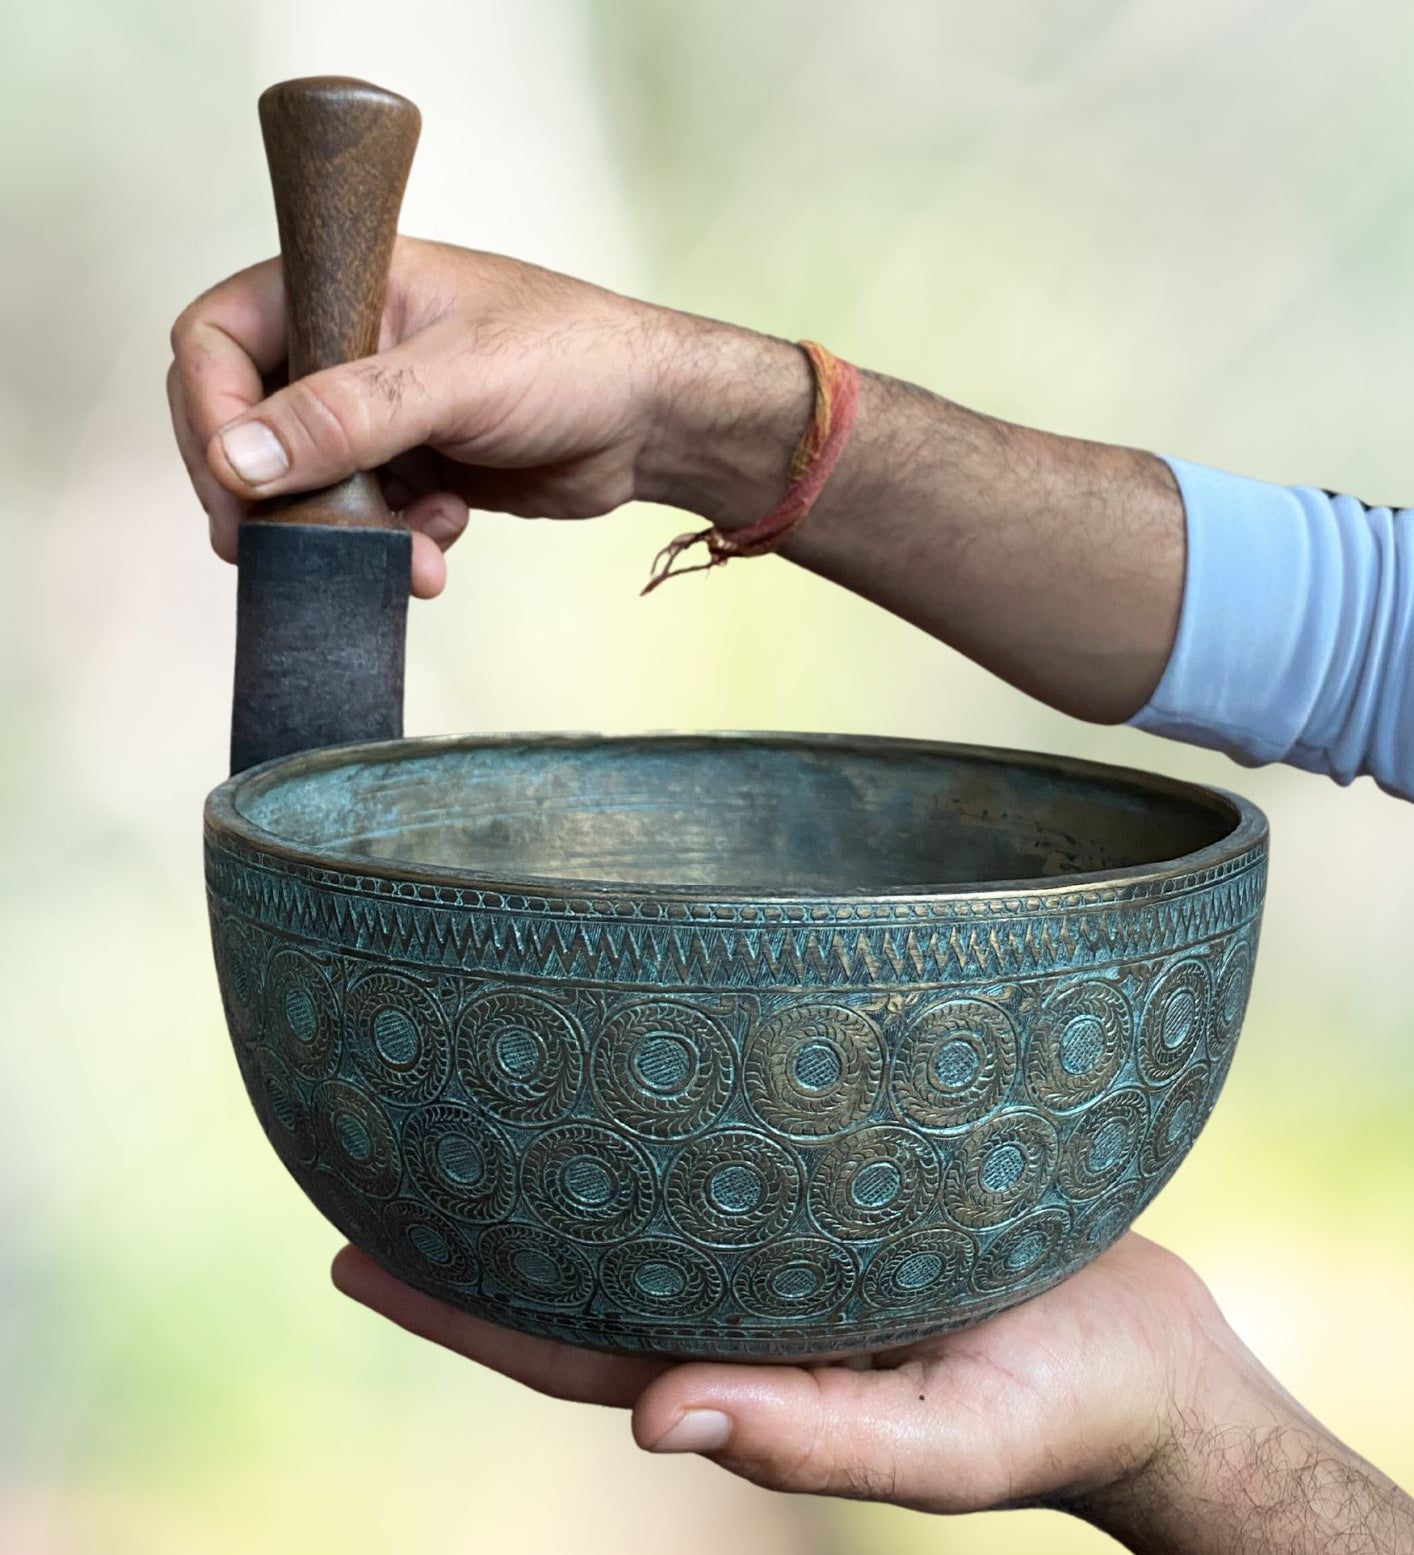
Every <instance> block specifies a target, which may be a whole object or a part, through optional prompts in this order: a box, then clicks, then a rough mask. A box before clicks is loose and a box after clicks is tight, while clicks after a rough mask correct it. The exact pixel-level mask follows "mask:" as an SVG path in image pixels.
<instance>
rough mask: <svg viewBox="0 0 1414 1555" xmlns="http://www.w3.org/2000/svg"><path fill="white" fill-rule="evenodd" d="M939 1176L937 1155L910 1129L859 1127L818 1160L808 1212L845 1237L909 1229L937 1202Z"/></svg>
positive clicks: (868, 1236) (824, 1227) (869, 1236)
mask: <svg viewBox="0 0 1414 1555" xmlns="http://www.w3.org/2000/svg"><path fill="white" fill-rule="evenodd" d="M941 1179H942V1171H941V1168H940V1167H939V1165H938V1158H937V1156H935V1155H934V1154H933V1152H932V1150H931V1149H929V1147H928V1145H927V1143H926V1141H924V1140H921V1139H919V1138H918V1136H917V1135H916V1134H913V1133H911V1132H910V1131H909V1130H908V1129H906V1128H895V1127H888V1126H885V1127H881V1128H866V1129H860V1130H859V1132H858V1133H853V1134H849V1135H847V1136H846V1137H845V1138H844V1139H841V1140H840V1141H838V1143H836V1144H833V1145H831V1146H830V1148H829V1149H828V1150H826V1151H825V1152H824V1154H823V1155H822V1156H820V1157H819V1158H818V1159H817V1160H816V1162H815V1165H814V1170H813V1173H812V1176H811V1179H810V1191H809V1202H810V1213H811V1215H812V1216H813V1217H814V1219H815V1223H816V1225H818V1226H819V1227H820V1229H821V1230H822V1231H824V1232H826V1233H827V1234H829V1235H831V1236H837V1237H842V1238H844V1240H846V1241H858V1240H869V1239H872V1238H874V1237H880V1236H885V1235H887V1234H889V1233H890V1232H896V1231H906V1230H907V1229H908V1228H909V1227H911V1226H914V1225H916V1224H917V1223H918V1222H919V1221H920V1220H921V1219H922V1218H923V1217H924V1216H925V1215H926V1214H927V1213H928V1211H929V1210H931V1209H932V1208H933V1207H934V1206H935V1205H936V1203H937V1200H938V1187H939V1184H940V1182H941Z"/></svg>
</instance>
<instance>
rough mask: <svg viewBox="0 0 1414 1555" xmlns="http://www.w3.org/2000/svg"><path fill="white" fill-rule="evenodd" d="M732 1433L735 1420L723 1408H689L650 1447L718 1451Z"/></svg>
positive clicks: (655, 1449) (669, 1449)
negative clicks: (722, 1410) (732, 1420)
mask: <svg viewBox="0 0 1414 1555" xmlns="http://www.w3.org/2000/svg"><path fill="white" fill-rule="evenodd" d="M731 1434H732V1422H731V1418H730V1416H728V1415H724V1414H723V1413H722V1412H721V1410H720V1409H689V1410H688V1411H687V1412H686V1413H685V1414H684V1415H683V1417H682V1418H681V1419H680V1420H679V1421H678V1422H677V1424H676V1425H671V1426H669V1427H668V1429H667V1430H666V1431H664V1432H663V1434H662V1435H661V1436H660V1437H659V1438H658V1440H657V1441H656V1442H654V1443H653V1446H652V1447H651V1448H650V1449H649V1450H650V1451H651V1452H716V1451H717V1450H718V1449H719V1448H721V1447H725V1446H726V1445H727V1442H728V1440H729V1439H730V1437H731Z"/></svg>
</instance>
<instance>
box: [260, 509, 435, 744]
mask: <svg viewBox="0 0 1414 1555" xmlns="http://www.w3.org/2000/svg"><path fill="white" fill-rule="evenodd" d="M411 558H412V544H411V541H410V539H409V537H408V534H407V532H406V531H405V530H401V529H352V528H337V529H336V528H326V527H324V526H322V525H315V524H291V523H273V524H269V523H253V522H246V523H244V524H242V525H241V531H240V582H239V584H238V586H237V596H236V599H237V603H236V683H235V695H234V699H233V703H232V708H231V771H232V772H243V771H244V770H245V769H246V768H247V767H253V766H255V765H256V764H257V763H259V762H262V761H269V760H271V759H273V758H274V757H276V756H287V755H290V754H292V753H293V752H295V751H301V750H308V749H311V748H312V747H315V746H319V745H342V744H344V743H346V742H348V741H352V740H381V739H396V738H397V737H398V736H400V735H401V734H402V732H403V657H404V642H405V636H406V626H407V601H408V587H409V577H410V570H411V565H412V561H411Z"/></svg>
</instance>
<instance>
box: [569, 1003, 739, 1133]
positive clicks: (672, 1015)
mask: <svg viewBox="0 0 1414 1555" xmlns="http://www.w3.org/2000/svg"><path fill="white" fill-rule="evenodd" d="M591 1069H592V1073H593V1077H594V1088H595V1091H596V1092H597V1093H598V1096H599V1100H600V1102H601V1104H602V1105H603V1106H604V1107H605V1109H606V1111H607V1113H608V1115H609V1116H611V1117H612V1118H613V1119H614V1120H615V1121H616V1122H617V1123H620V1124H622V1125H623V1126H624V1127H625V1128H629V1129H632V1130H633V1131H634V1132H635V1133H639V1134H645V1135H647V1136H648V1137H649V1138H650V1139H685V1138H687V1136H688V1135H689V1134H696V1133H698V1132H699V1131H700V1130H702V1129H704V1128H706V1127H707V1126H708V1124H710V1123H713V1122H715V1121H716V1119H717V1118H718V1117H719V1116H720V1115H721V1112H722V1109H723V1108H724V1107H725V1106H726V1104H727V1100H728V1098H729V1097H730V1095H731V1089H732V1082H733V1080H734V1079H735V1077H736V1060H735V1058H734V1057H733V1055H732V1048H731V1043H730V1042H729V1041H728V1040H727V1036H726V1033H725V1032H724V1031H723V1030H722V1028H721V1027H720V1026H719V1025H718V1023H717V1022H716V1021H714V1020H713V1019H712V1018H711V1017H710V1016H708V1015H705V1014H704V1013H703V1012H702V1011H701V1010H698V1009H694V1008H693V1007H692V1006H691V1005H688V1004H679V1003H677V1002H676V1001H673V1000H668V999H647V1000H644V1001H642V1002H640V1003H637V1004H632V1005H630V1006H629V1007H628V1008H627V1009H625V1010H620V1011H619V1013H618V1014H617V1015H615V1016H613V1017H612V1018H611V1019H610V1020H608V1021H606V1022H605V1024H604V1028H603V1030H602V1031H601V1032H600V1033H599V1036H598V1039H597V1041H596V1042H595V1045H594V1052H593V1055H592V1059H591Z"/></svg>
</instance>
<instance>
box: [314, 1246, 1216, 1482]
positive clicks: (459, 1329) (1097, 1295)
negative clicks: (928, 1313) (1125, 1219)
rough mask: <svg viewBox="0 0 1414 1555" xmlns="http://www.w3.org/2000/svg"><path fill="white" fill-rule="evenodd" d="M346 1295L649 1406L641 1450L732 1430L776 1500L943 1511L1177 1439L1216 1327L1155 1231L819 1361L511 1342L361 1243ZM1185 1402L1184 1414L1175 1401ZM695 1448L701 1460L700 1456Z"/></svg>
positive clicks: (342, 1258) (344, 1265)
mask: <svg viewBox="0 0 1414 1555" xmlns="http://www.w3.org/2000/svg"><path fill="white" fill-rule="evenodd" d="M334 1278H335V1282H336V1284H337V1285H338V1286H339V1288H340V1289H341V1290H343V1291H344V1292H345V1293H346V1294H348V1295H351V1296H353V1297H354V1298H355V1299H356V1300H359V1301H361V1302H363V1303H364V1304H365V1305H367V1306H370V1307H372V1308H374V1309H375V1310H376V1311H379V1312H381V1313H383V1315H384V1316H386V1317H389V1318H391V1319H392V1320H393V1321H394V1322H395V1323H398V1324H399V1325H401V1326H402V1327H404V1328H406V1329H408V1330H410V1331H411V1332H413V1333H416V1334H420V1335H421V1336H423V1337H424V1338H428V1339H431V1340H433V1341H435V1342H436V1343H438V1344H442V1345H444V1346H446V1347H447V1348H449V1349H452V1350H455V1351H457V1352H458V1353H460V1354H462V1355H466V1356H468V1357H469V1358H470V1359H472V1360H475V1361H479V1362H481V1363H482V1364H483V1365H486V1366H490V1367H492V1368H493V1369H494V1370H496V1371H499V1372H501V1373H503V1374H504V1375H506V1376H509V1377H512V1378H514V1379H516V1380H517V1381H520V1382H523V1383H525V1384H526V1385H527V1386H529V1387H532V1388H535V1389H537V1390H538V1391H540V1392H543V1393H546V1394H549V1395H550V1396H552V1397H556V1398H565V1399H572V1400H576V1401H579V1402H584V1403H597V1404H605V1405H610V1406H614V1407H619V1408H629V1409H632V1410H633V1428H634V1435H635V1437H636V1438H637V1440H638V1441H639V1443H640V1445H642V1446H645V1447H649V1448H652V1449H655V1450H659V1451H664V1450H675V1449H676V1443H674V1442H672V1441H670V1440H668V1438H669V1437H670V1436H671V1434H672V1433H673V1432H674V1430H675V1428H677V1427H679V1426H680V1425H681V1424H682V1423H684V1422H688V1423H689V1424H690V1423H691V1422H694V1421H696V1422H698V1424H699V1426H700V1427H706V1426H708V1425H710V1424H712V1423H714V1422H713V1420H712V1417H711V1416H710V1415H699V1414H696V1413H695V1412H697V1411H711V1412H717V1413H718V1414H720V1415H724V1416H726V1417H727V1419H728V1420H729V1421H730V1435H729V1439H728V1440H727V1441H726V1443H725V1445H724V1446H720V1447H718V1448H717V1449H715V1450H711V1449H710V1448H709V1449H708V1450H709V1451H710V1455H711V1456H712V1457H713V1458H714V1459H715V1461H717V1462H718V1463H720V1464H721V1465H722V1466H723V1467H724V1468H727V1469H730V1470H731V1471H732V1472H734V1473H737V1474H741V1475H743V1476H745V1477H746V1478H748V1479H751V1480H754V1481H756V1482H757V1483H759V1484H763V1485H767V1486H769V1487H771V1488H775V1489H781V1490H794V1491H813V1492H818V1493H825V1494H833V1495H848V1496H861V1497H867V1498H869V1499H875V1500H885V1501H892V1502H895V1503H897V1504H899V1505H903V1506H912V1507H916V1508H918V1509H920V1510H925V1511H933V1512H963V1511H975V1510H980V1509H983V1508H988V1507H996V1506H1002V1505H1007V1504H1011V1503H1017V1502H1025V1501H1048V1500H1049V1501H1056V1502H1060V1501H1064V1500H1065V1499H1067V1498H1069V1497H1075V1496H1080V1495H1084V1494H1087V1493H1090V1492H1093V1491H1096V1490H1099V1489H1101V1488H1103V1487H1105V1486H1108V1485H1111V1484H1113V1483H1115V1482H1116V1481H1117V1480H1119V1479H1121V1478H1123V1477H1124V1476H1126V1475H1129V1474H1132V1473H1134V1472H1135V1471H1136V1470H1137V1469H1139V1468H1140V1467H1142V1465H1143V1464H1144V1463H1145V1461H1146V1460H1147V1459H1148V1458H1149V1457H1150V1456H1151V1455H1152V1454H1153V1453H1154V1452H1155V1450H1156V1449H1157V1448H1158V1447H1159V1446H1160V1445H1161V1444H1162V1442H1163V1440H1164V1437H1165V1434H1166V1432H1167V1431H1168V1429H1169V1423H1170V1417H1171V1415H1172V1412H1173V1409H1174V1407H1175V1403H1176V1395H1177V1394H1178V1392H1179V1379H1180V1378H1181V1377H1183V1376H1186V1375H1187V1374H1188V1372H1189V1371H1190V1370H1191V1363H1192V1358H1193V1353H1194V1352H1196V1350H1197V1349H1198V1348H1199V1340H1200V1337H1201V1335H1202V1333H1203V1331H1204V1330H1205V1329H1206V1328H1207V1327H1208V1324H1209V1318H1210V1314H1211V1315H1212V1316H1214V1317H1215V1315H1216V1312H1215V1308H1213V1305H1212V1301H1211V1298H1210V1297H1209V1296H1208V1294H1207V1292H1206V1290H1205V1289H1204V1287H1203V1285H1202V1284H1201V1282H1200V1281H1199V1280H1198V1279H1197V1277H1196V1276H1195V1275H1193V1274H1192V1272H1191V1271H1190V1270H1189V1269H1188V1268H1187V1266H1186V1265H1184V1264H1183V1263H1182V1262H1181V1261H1180V1260H1178V1259H1177V1258H1175V1257H1174V1256H1173V1255H1172V1254H1170V1253H1167V1252H1165V1251H1164V1249H1163V1248H1161V1247H1158V1246H1156V1245H1155V1244H1154V1243H1152V1242H1149V1241H1147V1240H1146V1239H1144V1238H1143V1237H1139V1236H1136V1235H1134V1234H1132V1233H1131V1234H1130V1235H1128V1236H1126V1237H1124V1238H1123V1239H1122V1240H1121V1241H1120V1242H1119V1243H1118V1244H1116V1246H1115V1247H1113V1248H1111V1249H1110V1251H1109V1252H1107V1253H1106V1254H1104V1256H1103V1257H1101V1258H1099V1259H1097V1260H1096V1261H1095V1262H1094V1263H1093V1264H1091V1265H1090V1266H1089V1267H1088V1268H1086V1269H1084V1270H1082V1271H1081V1272H1080V1273H1079V1274H1077V1275H1075V1276H1074V1277H1073V1278H1071V1279H1069V1280H1067V1281H1066V1282H1065V1283H1064V1284H1062V1285H1060V1286H1057V1287H1056V1288H1055V1289H1054V1290H1051V1291H1048V1292H1047V1293H1045V1294H1044V1295H1042V1296H1039V1297H1037V1298H1035V1299H1034V1300H1032V1301H1029V1302H1027V1303H1025V1304H1024V1305H1022V1306H1020V1307H1016V1308H1014V1309H1012V1310H1011V1311H1009V1312H1004V1313H1002V1314H1001V1315H1000V1316H998V1317H995V1318H991V1319H989V1320H988V1321H986V1322H984V1323H981V1324H979V1325H978V1326H977V1327H975V1328H971V1329H965V1330H963V1331H962V1332H959V1333H955V1334H949V1335H945V1336H943V1337H941V1338H937V1339H930V1340H926V1341H924V1342H922V1343H919V1344H914V1345H908V1346H905V1347H903V1348H901V1349H897V1350H891V1351H888V1352H885V1353H881V1354H879V1355H876V1356H873V1357H863V1358H859V1357H856V1358H852V1359H848V1360H843V1361H836V1362H828V1363H824V1364H819V1365H812V1366H774V1365H770V1366H762V1365H733V1364H720V1363H707V1362H687V1363H675V1362H670V1361H657V1360H648V1359H639V1358H626V1357H620V1356H610V1355H602V1354H599V1353H597V1352H593V1351H587V1350H579V1349H575V1348H573V1347H571V1346H567V1345H562V1344H557V1343H554V1342H552V1341H549V1340H544V1339H536V1338H531V1337H529V1336H526V1335H522V1334H516V1333H512V1332H510V1331H509V1330H506V1329H502V1328H498V1327H496V1326H495V1325H493V1324H490V1323H486V1322H483V1321H481V1320H479V1319H477V1318H472V1317H467V1316H465V1315H464V1314H461V1313H458V1312H455V1311H454V1310H453V1309H452V1308H450V1307H447V1306H444V1305H443V1304H442V1303H440V1302H437V1301H434V1300H432V1299H431V1298H430V1297H428V1296H424V1295H421V1294H419V1293H417V1292H415V1291H412V1290H410V1289H408V1288H407V1287H406V1286H404V1285H402V1284H400V1283H399V1282H398V1281H397V1280H395V1279H393V1278H392V1276H390V1275H388V1274H386V1273H384V1272H383V1271H382V1270H381V1269H379V1268H378V1267H377V1266H376V1265H375V1264H374V1263H372V1261H371V1260H369V1259H368V1258H366V1257H365V1256H364V1255H363V1254H361V1253H358V1252H355V1251H354V1250H353V1249H346V1250H345V1251H344V1252H342V1253H341V1254H340V1255H339V1257H338V1259H337V1260H336V1261H335V1267H334ZM1179 1402H1181V1401H1179ZM683 1445H684V1446H692V1445H695V1444H690V1443H688V1442H684V1443H683Z"/></svg>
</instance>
